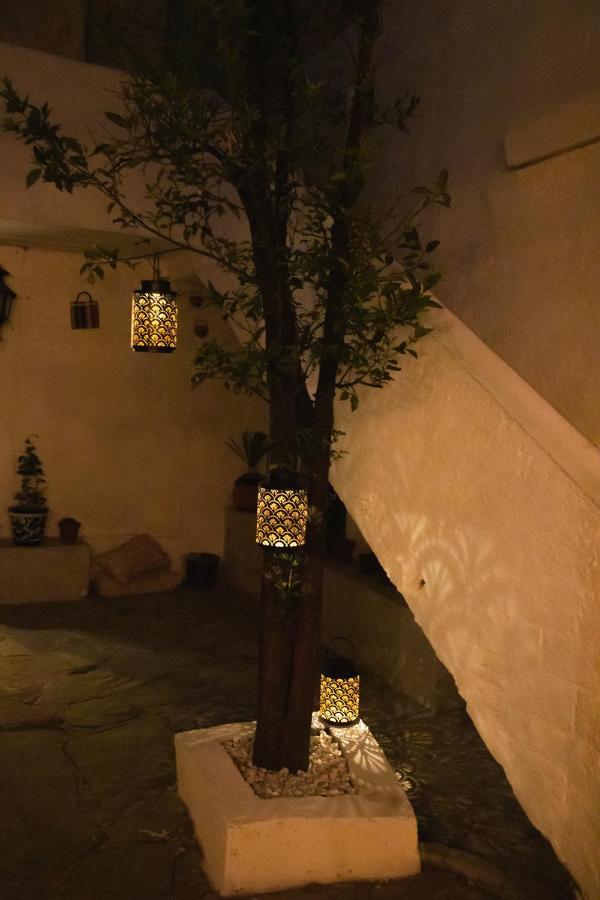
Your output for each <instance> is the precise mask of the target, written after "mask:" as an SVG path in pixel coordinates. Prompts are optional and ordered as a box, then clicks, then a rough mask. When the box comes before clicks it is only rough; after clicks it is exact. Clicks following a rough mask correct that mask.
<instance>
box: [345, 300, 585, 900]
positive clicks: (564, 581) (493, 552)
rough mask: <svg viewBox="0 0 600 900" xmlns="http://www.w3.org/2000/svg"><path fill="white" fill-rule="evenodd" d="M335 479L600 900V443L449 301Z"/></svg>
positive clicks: (367, 399)
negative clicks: (499, 354) (481, 335)
mask: <svg viewBox="0 0 600 900" xmlns="http://www.w3.org/2000/svg"><path fill="white" fill-rule="evenodd" d="M433 325H434V327H435V329H436V330H435V332H434V333H433V334H432V335H430V336H429V337H428V338H426V339H425V341H424V342H423V343H422V344H421V345H420V352H419V359H418V360H416V361H414V360H408V361H407V362H406V364H405V365H404V367H403V371H402V373H400V375H399V376H398V378H397V380H396V381H395V382H394V383H392V384H391V385H390V386H388V387H386V388H385V389H384V390H381V391H371V392H368V391H365V392H363V396H362V397H361V403H360V406H359V409H358V410H357V412H355V413H350V412H349V410H348V409H347V408H346V406H345V405H343V404H340V406H339V408H338V410H337V415H336V427H338V428H341V429H343V430H344V431H345V432H346V437H345V438H344V440H343V449H346V450H347V451H348V452H347V454H346V455H345V456H344V457H343V458H342V459H341V460H340V461H339V462H337V463H336V464H335V466H334V471H333V477H332V483H333V484H334V487H335V489H336V491H337V492H338V494H339V495H340V497H341V498H342V499H343V501H344V503H345V504H346V506H347V508H348V511H349V513H350V514H351V516H352V517H353V519H354V520H355V521H356V523H357V525H358V527H359V528H360V530H361V532H362V533H363V535H364V537H365V539H366V540H367V542H368V543H369V545H370V546H371V547H372V548H373V550H374V552H375V553H376V554H377V557H378V558H379V560H380V561H381V563H382V565H383V566H384V567H385V569H386V571H387V573H388V575H389V577H390V579H391V580H392V581H393V582H394V584H395V585H396V586H397V588H398V589H399V590H400V591H401V592H402V594H403V595H404V596H405V597H406V599H407V602H408V604H409V606H410V608H411V609H412V611H413V613H414V615H415V618H416V620H417V622H418V623H419V625H420V626H421V627H422V629H423V631H424V632H425V634H426V636H427V637H428V639H429V641H430V642H431V644H432V646H433V648H434V650H435V652H436V653H437V655H438V657H439V659H440V660H441V661H442V663H443V664H444V665H445V666H446V667H447V668H448V670H449V671H450V672H451V674H452V675H453V676H454V679H455V680H456V684H457V686H458V689H459V691H460V693H461V695H462V696H463V698H464V699H465V701H466V703H467V709H468V711H469V714H470V715H471V718H472V719H473V721H474V723H475V725H476V727H477V728H478V730H479V732H480V734H481V736H482V738H483V739H484V741H485V742H486V744H487V746H488V748H489V749H490V751H491V753H492V754H493V755H494V756H495V757H496V759H497V760H498V761H499V762H500V763H501V765H502V766H503V767H504V769H505V771H506V774H507V776H508V779H509V781H510V782H511V784H512V787H513V789H514V791H515V794H516V795H517V797H518V799H519V801H520V803H521V804H522V806H523V808H524V809H525V811H526V812H527V814H528V816H529V817H530V819H531V821H532V822H533V823H534V824H535V825H536V826H537V827H538V828H539V829H540V830H541V831H542V832H543V833H544V834H545V835H546V836H547V837H548V839H549V840H550V841H551V843H552V844H553V846H554V848H555V850H556V852H557V854H558V856H559V857H560V858H561V859H562V861H563V862H564V863H565V865H566V866H567V867H568V868H569V870H570V871H571V873H572V875H573V876H574V877H575V878H576V879H577V881H578V882H579V884H580V886H581V888H582V890H583V892H584V895H585V896H586V897H588V898H590V900H591V898H597V897H600V850H599V849H598V848H599V847H600V802H599V798H600V690H599V688H600V629H599V628H598V621H599V620H600V564H599V554H600V453H599V452H598V450H597V449H596V448H594V447H593V446H592V445H591V444H589V443H588V442H587V441H586V440H585V439H584V438H583V437H582V436H581V435H580V434H578V433H577V432H576V431H575V430H574V429H573V428H572V427H571V426H570V425H569V424H568V423H567V422H566V421H565V420H564V419H563V418H562V417H561V416H560V415H559V414H558V413H557V412H556V411H555V410H554V409H552V408H551V407H550V406H549V405H548V404H547V403H546V402H545V401H544V400H543V399H542V398H541V397H540V396H539V395H537V394H536V393H535V392H534V391H533V390H532V389H531V388H530V387H529V386H528V385H527V384H525V382H523V381H522V380H521V379H520V378H519V377H518V376H517V375H516V374H515V373H514V372H513V371H512V370H511V369H510V368H509V367H508V366H506V365H505V364H504V363H503V362H502V361H501V360H500V359H498V357H496V356H495V355H494V354H493V353H492V352H491V351H490V350H489V349H488V348H487V347H486V346H485V345H484V344H483V343H482V342H481V341H479V340H478V338H476V337H475V336H474V335H473V334H472V333H471V332H469V331H468V329H466V328H465V327H464V326H463V325H462V324H461V323H460V322H459V321H458V320H457V319H455V318H454V317H453V316H452V315H451V314H450V313H448V312H447V311H441V312H439V313H436V314H435V316H434V321H433Z"/></svg>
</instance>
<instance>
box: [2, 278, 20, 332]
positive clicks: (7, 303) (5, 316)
mask: <svg viewBox="0 0 600 900" xmlns="http://www.w3.org/2000/svg"><path fill="white" fill-rule="evenodd" d="M8 274H9V273H8V272H7V271H6V269H3V268H2V266H0V328H2V326H3V325H6V324H7V322H8V320H9V319H10V311H11V309H12V304H13V300H14V299H15V297H16V296H17V295H16V294H15V292H14V291H13V290H11V288H9V286H8V285H7V284H5V283H4V276H5V275H8Z"/></svg>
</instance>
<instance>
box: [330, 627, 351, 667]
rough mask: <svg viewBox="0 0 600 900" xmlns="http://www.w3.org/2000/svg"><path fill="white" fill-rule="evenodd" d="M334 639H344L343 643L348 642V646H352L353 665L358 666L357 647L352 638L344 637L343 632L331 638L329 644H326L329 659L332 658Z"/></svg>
mask: <svg viewBox="0 0 600 900" xmlns="http://www.w3.org/2000/svg"><path fill="white" fill-rule="evenodd" d="M334 641H343V643H345V644H347V645H348V647H350V652H351V654H352V657H351V659H352V665H353V666H356V647H355V646H354V644H353V643H352V641H351V640H350V638H347V637H344V636H343V635H341V634H340V635H338V636H337V637H332V638H329V640H328V641H327V644H326V645H325V654H326V657H327V659H330V658H331V654H330V651H331V645H332V644H333V642H334ZM334 652H335V651H334Z"/></svg>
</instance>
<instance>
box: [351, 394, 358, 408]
mask: <svg viewBox="0 0 600 900" xmlns="http://www.w3.org/2000/svg"><path fill="white" fill-rule="evenodd" d="M357 406H358V397H357V396H356V394H352V395H351V397H350V409H351V410H352V412H354V410H355V409H356V408H357Z"/></svg>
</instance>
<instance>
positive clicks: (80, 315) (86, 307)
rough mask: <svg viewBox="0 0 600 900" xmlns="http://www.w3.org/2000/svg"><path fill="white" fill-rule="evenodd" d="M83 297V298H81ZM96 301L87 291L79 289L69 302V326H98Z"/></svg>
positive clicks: (98, 315) (98, 318)
mask: <svg viewBox="0 0 600 900" xmlns="http://www.w3.org/2000/svg"><path fill="white" fill-rule="evenodd" d="M84 297H85V299H83V298H84ZM99 327H100V310H99V308H98V301H97V300H94V298H93V297H92V295H91V294H90V293H89V291H80V292H79V293H78V294H77V296H76V297H75V299H74V300H73V302H72V303H71V328H75V329H81V328H99Z"/></svg>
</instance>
